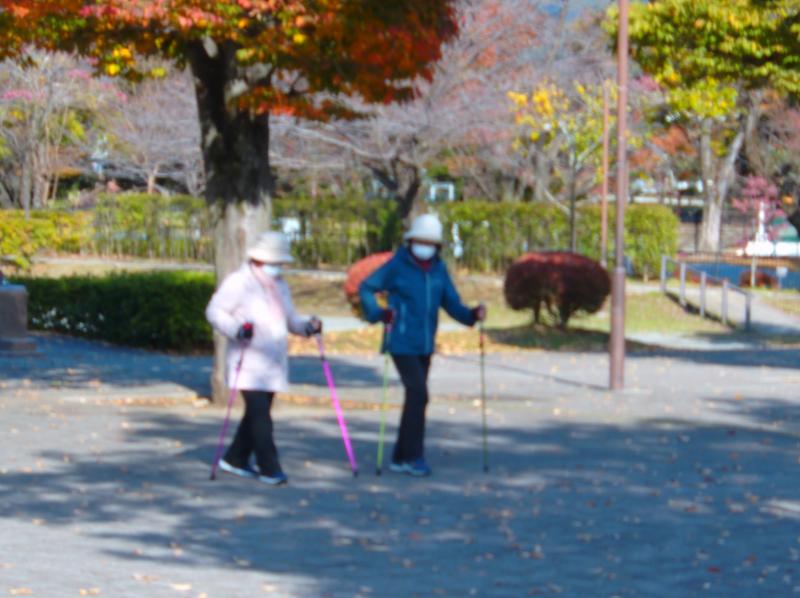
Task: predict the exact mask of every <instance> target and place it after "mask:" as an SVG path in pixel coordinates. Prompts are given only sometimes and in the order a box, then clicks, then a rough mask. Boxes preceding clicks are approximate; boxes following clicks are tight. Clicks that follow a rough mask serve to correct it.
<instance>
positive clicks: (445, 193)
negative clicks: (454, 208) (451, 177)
mask: <svg viewBox="0 0 800 598" xmlns="http://www.w3.org/2000/svg"><path fill="white" fill-rule="evenodd" d="M455 199H456V186H455V184H454V183H451V182H449V181H433V182H431V183H430V186H429V187H428V201H431V202H435V201H455Z"/></svg>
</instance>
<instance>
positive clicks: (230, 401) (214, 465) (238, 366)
mask: <svg viewBox="0 0 800 598" xmlns="http://www.w3.org/2000/svg"><path fill="white" fill-rule="evenodd" d="M246 350H247V345H245V346H244V347H242V353H241V354H240V355H239V361H238V362H237V363H236V374H235V375H234V377H233V387H232V388H231V396H230V398H229V399H228V408H227V410H226V411H225V421H224V422H223V424H222V430H220V433H219V442H218V443H217V452H216V454H215V455H214V461H213V463H211V478H210V479H211V480H216V479H217V465H219V460H220V459H221V458H222V449H223V448H225V436H226V435H227V433H228V424H229V423H230V421H231V407H233V402H234V401H235V400H236V387H237V386H239V372H241V371H242V362H243V361H244V353H245V351H246Z"/></svg>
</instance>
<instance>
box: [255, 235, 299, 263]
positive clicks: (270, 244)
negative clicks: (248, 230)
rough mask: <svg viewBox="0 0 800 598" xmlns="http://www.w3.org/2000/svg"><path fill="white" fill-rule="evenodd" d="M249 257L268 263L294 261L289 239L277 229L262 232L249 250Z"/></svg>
mask: <svg viewBox="0 0 800 598" xmlns="http://www.w3.org/2000/svg"><path fill="white" fill-rule="evenodd" d="M247 257H249V258H250V259H251V260H257V261H259V262H264V263H266V264H288V263H290V262H293V261H294V258H293V257H292V255H291V253H289V239H287V238H286V235H284V234H283V233H279V232H277V231H270V232H267V233H264V234H262V235H261V236H260V237H259V238H258V241H256V244H255V245H253V246H252V247H251V248H250V249H248V250H247Z"/></svg>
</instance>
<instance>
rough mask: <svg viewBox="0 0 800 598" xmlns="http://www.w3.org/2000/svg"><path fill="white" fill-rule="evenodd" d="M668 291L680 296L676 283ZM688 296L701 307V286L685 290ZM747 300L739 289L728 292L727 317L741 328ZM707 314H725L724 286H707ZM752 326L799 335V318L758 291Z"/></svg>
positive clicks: (757, 329)
mask: <svg viewBox="0 0 800 598" xmlns="http://www.w3.org/2000/svg"><path fill="white" fill-rule="evenodd" d="M668 292H670V293H672V294H673V296H675V297H677V293H678V291H677V287H676V286H675V285H674V284H673V285H671V286H670V287H669V288H668ZM686 298H687V300H688V302H689V303H690V304H691V305H692V306H693V307H695V308H697V309H699V305H700V289H699V287H696V286H690V287H687V289H686ZM745 307H746V301H745V297H744V295H742V294H741V293H738V292H733V291H729V292H728V319H729V321H731V322H733V323H734V324H736V325H737V326H739V327H744V322H745V313H746V310H745ZM706 311H707V313H709V314H711V315H713V316H715V317H717V318H721V314H722V289H721V288H719V287H709V288H708V289H706ZM751 325H752V327H753V329H754V331H755V332H757V333H758V334H765V335H793V336H797V335H800V318H798V317H796V316H793V315H791V314H788V313H786V312H785V311H782V310H780V309H776V308H774V307H772V306H771V305H769V304H767V303H766V302H765V301H763V300H762V299H761V298H760V297H759V296H758V295H757V294H756V295H753V299H752V307H751Z"/></svg>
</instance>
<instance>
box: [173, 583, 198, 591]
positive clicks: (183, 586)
mask: <svg viewBox="0 0 800 598" xmlns="http://www.w3.org/2000/svg"><path fill="white" fill-rule="evenodd" d="M169 587H171V588H172V589H173V590H175V591H176V592H188V591H189V590H191V589H192V584H190V583H171V584H169Z"/></svg>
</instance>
